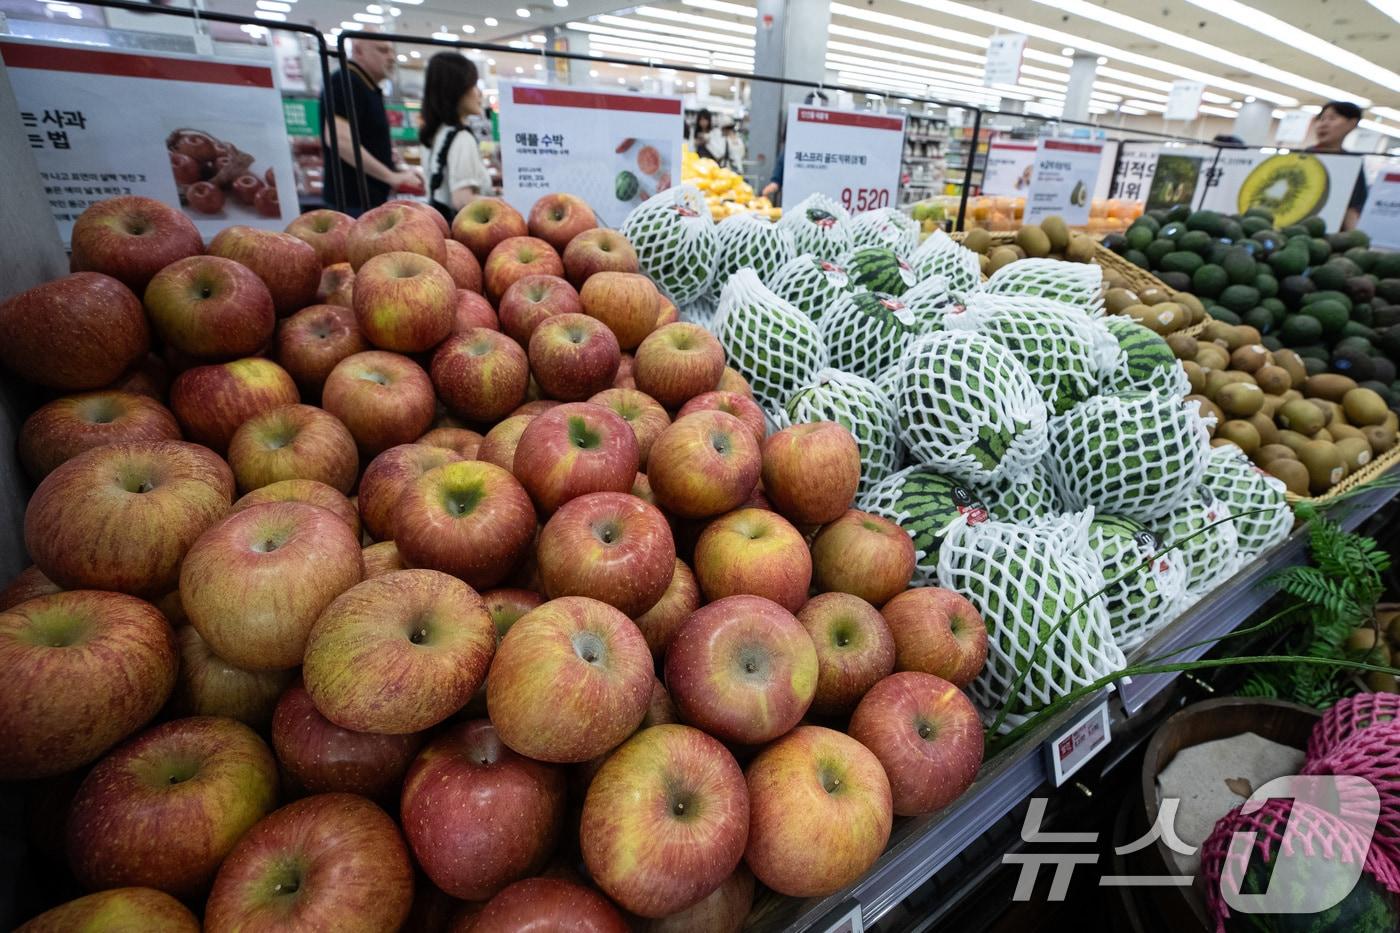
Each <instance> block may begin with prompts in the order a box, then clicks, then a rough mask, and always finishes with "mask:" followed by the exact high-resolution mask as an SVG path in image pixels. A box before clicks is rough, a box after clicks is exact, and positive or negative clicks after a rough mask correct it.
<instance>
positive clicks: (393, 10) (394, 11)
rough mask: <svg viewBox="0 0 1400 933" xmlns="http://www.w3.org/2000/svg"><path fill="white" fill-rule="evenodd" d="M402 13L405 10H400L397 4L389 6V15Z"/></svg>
mask: <svg viewBox="0 0 1400 933" xmlns="http://www.w3.org/2000/svg"><path fill="white" fill-rule="evenodd" d="M402 13H403V10H400V9H399V8H398V7H396V6H391V7H389V15H390V16H399V15H401V14H402Z"/></svg>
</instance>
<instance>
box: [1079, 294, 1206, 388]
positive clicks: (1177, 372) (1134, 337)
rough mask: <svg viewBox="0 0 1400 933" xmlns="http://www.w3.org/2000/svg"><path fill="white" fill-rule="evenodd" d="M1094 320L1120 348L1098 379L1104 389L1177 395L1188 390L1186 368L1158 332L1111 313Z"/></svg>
mask: <svg viewBox="0 0 1400 933" xmlns="http://www.w3.org/2000/svg"><path fill="white" fill-rule="evenodd" d="M1094 324H1095V326H1097V327H1102V328H1103V329H1104V330H1106V331H1107V332H1108V333H1109V334H1110V335H1112V337H1113V339H1114V340H1115V341H1116V342H1117V343H1118V349H1119V350H1120V351H1121V352H1120V353H1119V354H1118V358H1117V362H1116V363H1115V365H1114V366H1113V367H1112V368H1111V369H1110V370H1109V371H1108V372H1106V373H1105V374H1104V378H1103V381H1102V382H1101V383H1100V388H1101V389H1102V390H1103V391H1104V392H1133V391H1136V392H1155V393H1157V394H1159V395H1171V396H1175V397H1176V398H1185V397H1186V396H1188V395H1190V394H1191V382H1190V380H1189V379H1187V378H1186V370H1184V369H1182V368H1181V363H1180V362H1179V361H1178V360H1177V358H1176V354H1175V353H1173V352H1172V348H1171V347H1169V346H1167V342H1166V341H1165V340H1163V339H1162V338H1161V337H1160V336H1159V335H1158V334H1156V333H1154V332H1153V331H1151V330H1149V329H1148V328H1146V327H1143V326H1142V325H1141V324H1139V323H1137V322H1136V321H1132V320H1129V319H1128V318H1125V317H1116V316H1112V315H1110V316H1107V317H1102V318H1097V319H1096V320H1095V321H1094Z"/></svg>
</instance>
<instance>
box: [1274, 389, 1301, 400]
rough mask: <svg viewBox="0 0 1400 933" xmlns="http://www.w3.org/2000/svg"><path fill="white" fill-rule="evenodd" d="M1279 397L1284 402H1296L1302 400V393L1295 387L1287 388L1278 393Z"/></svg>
mask: <svg viewBox="0 0 1400 933" xmlns="http://www.w3.org/2000/svg"><path fill="white" fill-rule="evenodd" d="M1279 398H1281V399H1283V400H1284V401H1285V402H1297V401H1301V400H1302V398H1303V393H1302V392H1299V391H1298V390H1297V389H1289V390H1288V391H1287V392H1285V393H1283V394H1282V395H1280V396H1279Z"/></svg>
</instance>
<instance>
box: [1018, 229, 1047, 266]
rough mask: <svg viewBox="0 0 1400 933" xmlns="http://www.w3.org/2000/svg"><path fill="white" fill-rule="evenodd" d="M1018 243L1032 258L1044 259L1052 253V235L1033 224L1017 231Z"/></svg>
mask: <svg viewBox="0 0 1400 933" xmlns="http://www.w3.org/2000/svg"><path fill="white" fill-rule="evenodd" d="M1016 245H1017V246H1019V247H1021V249H1023V250H1025V251H1026V256H1027V257H1029V258H1031V259H1043V258H1045V257H1046V256H1047V255H1049V253H1050V237H1049V236H1048V235H1047V234H1046V233H1045V231H1044V230H1042V229H1041V228H1040V227H1037V226H1035V225H1033V224H1032V225H1029V226H1025V227H1022V228H1021V229H1020V230H1018V231H1016Z"/></svg>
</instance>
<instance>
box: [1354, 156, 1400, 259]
mask: <svg viewBox="0 0 1400 933" xmlns="http://www.w3.org/2000/svg"><path fill="white" fill-rule="evenodd" d="M1358 226H1359V227H1360V228H1361V229H1362V230H1365V231H1366V232H1367V233H1368V234H1370V236H1371V245H1372V246H1378V247H1380V248H1382V249H1400V168H1395V169H1382V170H1381V173H1380V174H1379V175H1377V176H1376V180H1375V181H1373V182H1372V183H1371V190H1370V191H1369V192H1368V193H1367V195H1366V207H1365V208H1363V209H1362V211H1361V223H1360V224H1358Z"/></svg>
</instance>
